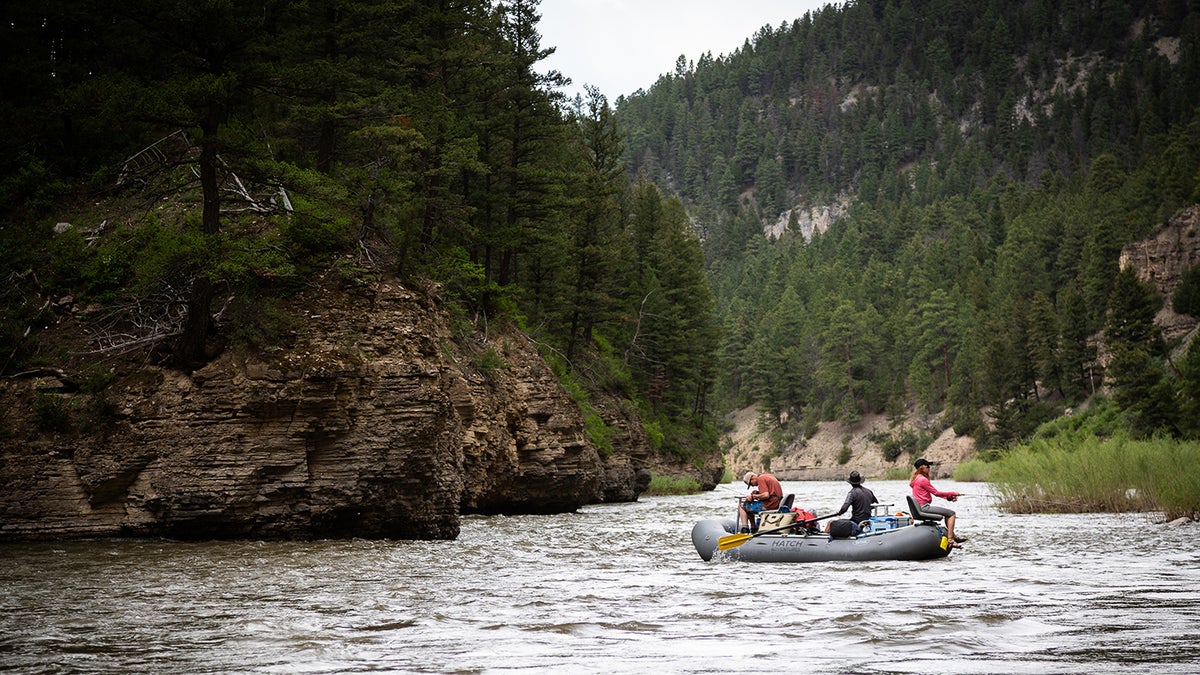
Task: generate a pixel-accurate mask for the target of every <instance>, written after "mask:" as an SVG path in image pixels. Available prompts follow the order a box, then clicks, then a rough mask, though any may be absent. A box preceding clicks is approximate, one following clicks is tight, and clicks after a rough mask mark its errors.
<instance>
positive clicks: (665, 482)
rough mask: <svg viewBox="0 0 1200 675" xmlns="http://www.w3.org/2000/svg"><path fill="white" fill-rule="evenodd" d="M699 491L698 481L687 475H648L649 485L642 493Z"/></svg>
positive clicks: (686, 492) (663, 493) (667, 493)
mask: <svg viewBox="0 0 1200 675" xmlns="http://www.w3.org/2000/svg"><path fill="white" fill-rule="evenodd" d="M697 492H700V481H698V480H696V479H695V478H691V477H689V476H659V475H653V476H651V477H650V486H649V487H647V488H646V492H645V493H644V494H646V495H648V496H654V495H693V494H696V493H697Z"/></svg>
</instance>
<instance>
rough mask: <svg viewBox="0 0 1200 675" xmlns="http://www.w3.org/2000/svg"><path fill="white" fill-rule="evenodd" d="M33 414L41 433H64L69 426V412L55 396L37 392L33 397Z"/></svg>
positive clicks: (65, 405) (60, 399)
mask: <svg viewBox="0 0 1200 675" xmlns="http://www.w3.org/2000/svg"><path fill="white" fill-rule="evenodd" d="M33 414H34V416H35V417H36V418H37V424H38V428H39V429H41V430H42V431H66V430H67V428H68V426H69V425H70V410H69V408H68V406H67V404H66V402H65V401H63V399H62V397H61V396H58V395H57V394H49V393H46V392H38V393H37V395H35V396H34V397H33Z"/></svg>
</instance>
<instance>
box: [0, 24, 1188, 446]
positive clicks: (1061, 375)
mask: <svg viewBox="0 0 1200 675" xmlns="http://www.w3.org/2000/svg"><path fill="white" fill-rule="evenodd" d="M538 5H539V2H538V0H500V1H496V0H438V1H436V2H424V1H422V0H240V1H239V2H233V1H231V0H153V1H151V0H128V1H127V2H122V3H111V2H105V1H103V0H43V1H41V2H36V3H35V2H30V1H29V0H14V1H11V2H6V3H4V4H3V6H2V7H0V17H2V18H3V22H2V24H0V31H2V32H3V40H2V42H0V56H2V58H0V70H2V77H0V88H2V89H0V118H2V119H4V120H5V122H6V127H7V129H6V131H7V133H6V134H4V135H3V137H0V144H2V147H0V228H2V229H0V275H2V276H3V278H4V284H3V286H0V294H2V295H0V336H3V337H2V338H0V340H2V341H0V346H2V347H3V352H2V353H0V359H2V360H0V375H11V374H13V373H17V372H21V371H25V370H29V369H31V368H36V367H39V366H44V365H47V364H49V363H52V362H54V361H55V360H56V359H57V358H58V356H59V355H58V354H57V352H56V351H55V350H54V347H53V345H52V344H50V342H49V341H48V340H47V339H45V338H46V336H47V335H48V334H49V333H48V332H49V330H50V329H51V328H52V326H53V325H54V324H55V323H56V321H57V320H58V317H59V314H56V312H57V311H58V309H57V308H58V303H59V302H60V301H61V299H62V298H64V297H69V298H70V299H71V302H72V303H73V304H74V305H75V306H77V307H103V308H107V309H106V310H105V311H103V312H98V313H97V315H96V317H95V318H96V321H97V322H99V321H100V320H103V321H105V322H108V323H107V324H106V325H117V324H119V325H120V326H121V327H122V334H123V335H126V336H127V346H128V347H129V348H130V349H139V350H144V351H145V353H146V355H145V358H149V359H154V360H157V361H158V362H161V363H164V364H168V365H171V366H173V367H178V368H180V369H189V368H194V367H196V366H198V365H200V364H202V363H203V362H204V361H205V360H206V359H209V358H211V357H212V349H213V346H214V343H215V342H216V340H215V339H214V335H217V334H220V335H221V336H222V338H224V339H227V340H229V341H231V342H232V344H234V345H236V346H237V348H241V349H247V350H255V349H263V348H265V347H267V346H269V345H271V344H272V343H275V342H278V341H282V340H286V339H287V335H288V332H289V330H291V329H292V327H293V326H292V324H291V323H290V322H291V321H294V319H292V318H289V317H288V316H286V315H285V313H284V312H283V311H282V309H281V308H282V307H284V306H285V305H286V300H287V298H288V297H289V296H291V295H293V294H295V293H296V292H297V291H298V290H299V289H301V288H303V287H304V285H305V284H307V283H309V282H310V280H312V279H313V278H315V277H316V276H317V275H318V274H321V273H333V274H336V275H339V276H341V277H343V278H344V279H345V280H347V282H348V283H353V282H354V281H355V280H362V279H366V278H371V277H373V276H377V275H395V276H397V277H399V278H401V279H404V280H407V281H411V282H412V283H414V284H424V283H428V284H430V285H436V288H438V289H439V291H438V293H440V294H441V296H442V298H443V299H444V301H445V303H446V305H447V307H448V308H449V309H450V311H451V312H452V313H453V316H454V317H455V318H456V321H457V323H456V325H457V326H458V329H459V331H460V332H461V335H460V337H461V338H462V341H463V343H464V344H467V343H469V342H470V340H469V339H468V338H469V336H471V335H478V334H481V333H482V334H486V332H487V330H488V325H489V323H492V322H497V321H506V322H511V323H512V324H514V325H516V326H519V327H520V328H521V329H522V330H524V331H526V332H527V333H528V334H530V335H531V336H533V337H534V339H536V340H537V341H538V344H540V345H541V346H542V349H543V353H544V355H545V356H546V357H547V359H548V360H549V361H550V362H551V363H552V364H553V365H554V367H555V368H556V370H557V371H558V373H559V375H560V378H561V379H562V381H563V382H564V384H565V385H566V386H567V387H568V389H570V390H571V391H572V393H573V394H574V395H575V398H576V400H577V401H578V402H579V403H580V405H581V408H583V409H584V411H585V415H586V414H587V409H588V406H589V403H588V400H589V397H591V396H593V395H595V394H597V393H600V392H604V393H605V394H609V395H615V396H618V397H620V398H623V399H625V400H627V401H629V402H630V404H631V405H633V406H636V408H637V410H638V411H639V413H640V414H641V417H642V419H643V423H644V424H645V426H646V429H647V431H648V432H649V433H648V434H647V435H648V437H649V438H650V439H651V441H652V444H653V445H654V446H655V447H656V449H659V450H661V451H663V452H666V453H672V454H674V455H675V456H676V457H678V458H680V459H687V458H688V457H689V456H695V454H696V453H707V452H711V451H714V450H715V449H716V448H717V434H716V429H717V424H716V423H715V421H716V420H717V419H719V416H720V415H721V414H723V413H725V412H728V411H730V410H733V409H735V408H739V407H741V406H744V405H747V404H750V403H760V404H762V406H763V407H764V409H765V410H766V411H767V412H768V417H769V420H768V421H769V423H770V424H773V425H775V426H777V427H778V428H780V429H781V430H784V431H786V432H789V433H790V434H792V437H795V438H798V437H801V436H802V435H804V434H807V433H811V432H812V430H813V429H815V427H816V425H817V424H818V423H820V422H823V421H829V420H842V421H854V420H856V419H858V418H860V417H861V416H862V415H864V414H868V413H883V412H886V413H888V414H889V415H892V416H893V417H895V418H898V417H900V416H902V415H905V414H911V412H912V411H914V410H915V411H917V413H918V414H923V415H929V416H931V417H936V418H937V419H938V420H941V422H940V423H941V424H944V425H946V426H953V427H954V428H955V430H956V431H959V432H960V433H966V434H971V435H973V436H975V437H976V438H977V439H978V440H979V441H981V442H982V443H983V444H984V446H985V447H991V448H1005V447H1008V446H1010V445H1012V444H1013V443H1016V442H1019V441H1021V440H1022V439H1025V438H1027V437H1028V436H1029V435H1030V434H1031V433H1033V431H1034V430H1035V429H1036V428H1037V427H1038V425H1039V424H1041V423H1043V422H1045V421H1047V420H1051V419H1053V418H1055V417H1057V416H1059V415H1060V414H1062V412H1063V411H1064V410H1066V409H1067V408H1068V407H1072V406H1077V405H1080V404H1082V403H1084V402H1086V401H1088V400H1091V399H1094V398H1097V394H1100V393H1102V392H1110V394H1111V405H1112V406H1114V407H1115V410H1116V411H1117V412H1118V413H1119V422H1118V423H1119V424H1120V425H1121V426H1122V427H1123V428H1125V429H1127V430H1129V431H1130V432H1131V433H1133V434H1135V435H1138V436H1145V437H1151V436H1156V435H1165V436H1172V437H1177V438H1184V439H1195V438H1198V437H1200V346H1195V341H1192V345H1193V346H1192V347H1190V348H1189V347H1187V345H1186V344H1183V343H1181V342H1179V341H1174V340H1167V339H1164V337H1163V335H1162V333H1161V331H1160V330H1159V329H1158V328H1157V327H1156V326H1155V324H1154V323H1153V321H1152V320H1153V317H1154V316H1155V313H1156V312H1157V311H1158V310H1159V308H1160V307H1162V306H1164V305H1169V306H1170V307H1172V308H1173V309H1174V311H1176V312H1178V313H1180V314H1186V315H1190V316H1192V317H1197V316H1200V300H1198V298H1200V270H1195V269H1193V270H1190V271H1189V273H1187V274H1185V275H1184V281H1183V283H1182V284H1181V285H1180V287H1179V292H1178V293H1176V294H1175V295H1174V296H1173V297H1167V298H1163V297H1159V296H1157V295H1156V294H1155V292H1154V291H1153V289H1151V288H1150V287H1148V286H1146V285H1145V284H1144V283H1142V282H1141V281H1139V279H1138V278H1137V276H1136V275H1135V273H1134V272H1133V271H1132V270H1121V269H1120V266H1119V256H1120V253H1121V250H1122V249H1123V247H1125V246H1126V245H1128V244H1130V243H1131V242H1135V241H1138V240H1141V239H1143V238H1145V237H1147V236H1149V235H1152V234H1153V233H1155V232H1156V231H1157V230H1158V229H1159V228H1160V227H1162V226H1163V225H1164V224H1165V223H1168V222H1170V221H1171V219H1172V218H1174V217H1176V215H1177V214H1179V213H1180V212H1181V211H1182V210H1183V209H1185V208H1187V207H1189V206H1192V205H1194V204H1196V202H1198V201H1200V115H1198V114H1197V113H1198V110H1200V108H1198V105H1200V6H1198V5H1197V4H1196V3H1195V2H1194V1H1193V0H1153V1H1151V0H1130V1H1123V0H1066V1H1057V0H1055V1H1051V0H1021V1H1019V2H1004V1H1001V0H980V1H977V2H966V1H965V0H866V1H862V2H848V3H845V4H842V5H827V6H826V7H825V8H824V9H822V10H820V11H816V12H811V13H808V14H806V15H804V16H802V17H798V18H797V19H796V20H795V21H793V22H791V23H785V24H782V25H780V26H778V27H771V26H765V27H763V28H762V29H761V30H760V31H758V32H757V33H756V34H755V35H753V36H748V38H747V40H746V41H745V43H744V45H743V46H742V48H740V49H739V50H737V51H735V52H734V53H731V54H728V55H720V56H718V57H714V56H712V55H711V54H705V55H703V56H702V57H700V58H699V59H698V60H697V61H695V62H689V61H687V60H686V59H685V58H683V57H680V59H679V60H678V61H677V62H676V64H675V68H674V71H673V72H669V73H666V74H664V75H663V76H661V77H660V78H659V79H658V80H657V82H655V83H653V85H651V86H649V87H648V88H647V89H645V90H640V91H638V92H636V93H635V94H633V95H630V96H627V97H621V98H619V99H617V100H616V101H614V102H612V103H611V104H610V102H609V100H608V99H607V98H606V97H605V95H604V94H603V93H602V92H600V91H598V90H596V89H595V88H591V87H587V88H586V89H585V91H586V95H583V96H579V97H576V98H574V99H572V100H568V99H566V98H565V97H564V96H563V95H562V94H561V93H560V92H561V87H562V85H563V84H564V82H565V79H564V77H563V76H562V75H561V74H558V73H554V72H549V73H546V72H544V71H542V70H540V69H539V63H540V62H541V61H542V60H543V59H544V58H545V57H546V56H547V55H549V54H550V53H551V50H552V49H553V45H545V44H542V39H541V36H540V35H539V33H538V29H537V24H538V20H539V15H538ZM730 11H736V9H732V8H731V10H730ZM597 58H603V55H597ZM819 210H826V211H829V212H830V213H832V214H833V216H834V217H833V218H831V221H830V222H829V223H828V225H827V226H821V227H813V226H812V223H811V222H808V216H807V215H806V214H810V213H812V212H814V211H819ZM60 222H70V223H71V226H70V227H67V228H62V229H59V228H57V227H56V224H57V223H60ZM806 223H807V224H806ZM1188 236H1197V233H1196V232H1195V228H1194V227H1193V229H1192V231H1191V232H1190V233H1189V235H1188ZM224 298H231V300H230V301H229V302H230V304H228V306H222V305H221V304H220V303H219V302H218V300H221V301H222V302H223V299H224ZM119 346H120V345H116V346H114V353H116V352H117V350H116V347H119ZM101 379H102V378H101ZM94 386H97V387H102V386H104V382H97V383H95V384H94ZM1106 405H1107V404H1106ZM985 411H986V412H985ZM593 422H594V420H592V419H589V435H590V436H591V437H592V440H593V441H594V442H595V443H596V444H597V445H598V446H600V447H601V448H603V447H604V444H605V442H606V441H605V438H606V430H605V429H604V428H603V423H602V422H600V423H598V424H595V423H593Z"/></svg>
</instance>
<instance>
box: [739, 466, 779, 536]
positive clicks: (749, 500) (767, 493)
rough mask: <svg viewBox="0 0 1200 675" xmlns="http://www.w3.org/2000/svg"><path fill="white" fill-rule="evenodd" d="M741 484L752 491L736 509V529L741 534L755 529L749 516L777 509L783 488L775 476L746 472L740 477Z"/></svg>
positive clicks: (752, 519)
mask: <svg viewBox="0 0 1200 675" xmlns="http://www.w3.org/2000/svg"><path fill="white" fill-rule="evenodd" d="M742 482H744V483H745V484H746V485H748V486H750V487H751V488H753V489H752V490H751V491H750V494H749V496H747V497H746V499H745V500H743V501H742V505H741V506H739V507H738V528H739V529H740V531H742V532H749V531H750V530H751V529H757V528H756V527H754V525H753V523H754V518H753V517H752V516H751V515H750V514H753V513H762V512H763V511H774V510H775V509H778V508H779V502H780V501H782V500H783V486H782V485H780V484H779V481H778V480H776V479H775V476H772V475H771V474H769V473H754V472H753V471H747V472H746V475H745V476H743V477H742Z"/></svg>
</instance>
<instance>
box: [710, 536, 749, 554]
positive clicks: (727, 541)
mask: <svg viewBox="0 0 1200 675" xmlns="http://www.w3.org/2000/svg"><path fill="white" fill-rule="evenodd" d="M753 538H754V535H752V534H730V535H726V536H724V537H721V538H720V539H718V540H717V550H718V551H728V550H729V549H731V548H737V547H738V546H741V545H742V544H744V543H746V542H748V541H750V540H751V539H753Z"/></svg>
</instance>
